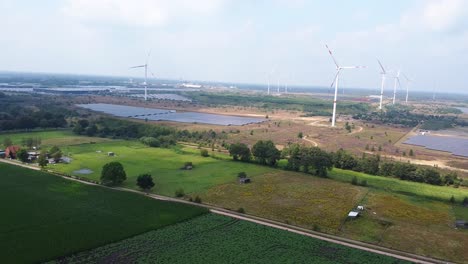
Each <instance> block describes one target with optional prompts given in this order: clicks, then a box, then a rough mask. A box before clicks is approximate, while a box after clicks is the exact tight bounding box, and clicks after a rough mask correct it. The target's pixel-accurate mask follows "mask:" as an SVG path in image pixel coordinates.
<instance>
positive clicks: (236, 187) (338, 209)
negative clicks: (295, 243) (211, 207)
mask: <svg viewBox="0 0 468 264" xmlns="http://www.w3.org/2000/svg"><path fill="white" fill-rule="evenodd" d="M366 192H367V189H366V188H363V187H357V186H352V185H350V184H344V183H340V182H336V181H332V180H329V179H323V178H318V177H312V176H307V175H304V174H301V173H295V172H287V171H272V172H270V173H267V174H264V175H261V176H257V177H255V178H254V179H253V182H252V183H251V184H238V183H228V184H223V185H218V186H215V187H213V188H211V189H209V190H208V191H207V192H204V193H200V194H199V196H200V197H201V198H202V200H203V201H204V202H205V203H209V204H215V205H218V206H221V207H224V208H229V209H233V210H237V209H239V208H243V209H244V210H245V212H246V213H248V214H252V215H257V216H262V217H266V218H269V219H274V220H277V221H281V222H286V223H290V224H293V225H297V226H302V227H306V228H309V229H312V228H315V229H317V228H319V229H320V230H321V231H324V232H327V233H336V232H337V231H338V229H339V227H340V225H341V223H342V222H343V221H344V220H345V219H346V216H347V214H348V212H349V211H350V210H351V209H353V208H354V207H355V206H356V205H357V204H358V202H359V201H360V200H361V199H362V198H363V196H364V195H365V193H366Z"/></svg>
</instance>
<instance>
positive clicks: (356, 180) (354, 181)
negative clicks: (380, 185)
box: [351, 176, 358, 185]
mask: <svg viewBox="0 0 468 264" xmlns="http://www.w3.org/2000/svg"><path fill="white" fill-rule="evenodd" d="M351 184H352V185H357V184H358V179H357V177H356V176H354V177H353V178H352V179H351Z"/></svg>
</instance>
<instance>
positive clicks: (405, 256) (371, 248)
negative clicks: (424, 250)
mask: <svg viewBox="0 0 468 264" xmlns="http://www.w3.org/2000/svg"><path fill="white" fill-rule="evenodd" d="M0 162H4V163H9V164H12V165H16V166H21V167H25V168H28V169H33V170H40V168H38V167H36V166H32V165H27V164H22V163H18V162H12V161H9V160H4V159H0ZM52 173H53V172H52ZM57 176H59V177H61V178H64V179H67V180H70V181H75V182H80V183H85V184H88V185H94V186H97V187H101V188H107V189H113V190H119V191H125V192H132V193H137V194H140V195H145V196H147V197H150V198H152V199H155V200H162V201H171V202H176V203H184V204H190V205H193V206H199V207H205V208H208V209H209V210H210V212H212V213H215V214H220V215H224V216H229V217H233V218H237V219H240V220H244V221H249V222H253V223H257V224H260V225H264V226H269V227H272V228H277V229H281V230H285V231H288V232H293V233H296V234H299V235H303V236H308V237H312V238H315V239H320V240H323V241H328V242H330V243H334V244H339V245H343V246H347V247H352V248H357V249H360V250H365V251H368V252H373V253H376V254H380V255H385V256H390V257H394V258H398V259H402V260H407V261H411V262H414V263H449V262H445V261H440V260H436V259H431V258H427V257H423V256H418V255H415V254H411V253H406V252H401V251H397V250H393V249H388V248H384V247H380V246H377V245H371V244H366V243H363V242H360V241H355V240H351V239H346V238H341V237H337V236H333V235H328V234H322V233H319V232H314V231H310V230H307V229H304V228H300V227H295V226H292V225H287V224H283V223H280V222H276V221H272V220H268V219H264V218H260V217H256V216H249V215H246V214H240V213H234V212H231V211H228V210H226V209H222V208H218V207H215V206H212V205H206V204H198V203H193V202H189V201H186V200H182V199H177V198H172V197H166V196H162V195H156V194H148V193H145V192H141V191H138V190H132V189H127V188H121V187H117V188H112V187H107V186H103V185H100V184H95V183H90V182H86V181H82V180H79V179H74V178H69V177H63V176H61V175H57Z"/></svg>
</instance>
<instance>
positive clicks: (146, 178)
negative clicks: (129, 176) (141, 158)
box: [137, 173, 154, 192]
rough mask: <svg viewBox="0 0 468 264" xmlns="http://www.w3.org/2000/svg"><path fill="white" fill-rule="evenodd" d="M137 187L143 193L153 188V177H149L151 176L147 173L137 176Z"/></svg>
mask: <svg viewBox="0 0 468 264" xmlns="http://www.w3.org/2000/svg"><path fill="white" fill-rule="evenodd" d="M137 185H138V187H140V188H141V189H142V190H144V191H145V192H148V191H149V190H150V189H151V188H153V187H154V182H153V177H151V174H148V173H145V174H141V175H138V178H137Z"/></svg>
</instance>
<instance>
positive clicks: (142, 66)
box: [129, 65, 146, 69]
mask: <svg viewBox="0 0 468 264" xmlns="http://www.w3.org/2000/svg"><path fill="white" fill-rule="evenodd" d="M145 66H146V65H138V66H133V67H130V68H129V69H134V68H144V67H145Z"/></svg>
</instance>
